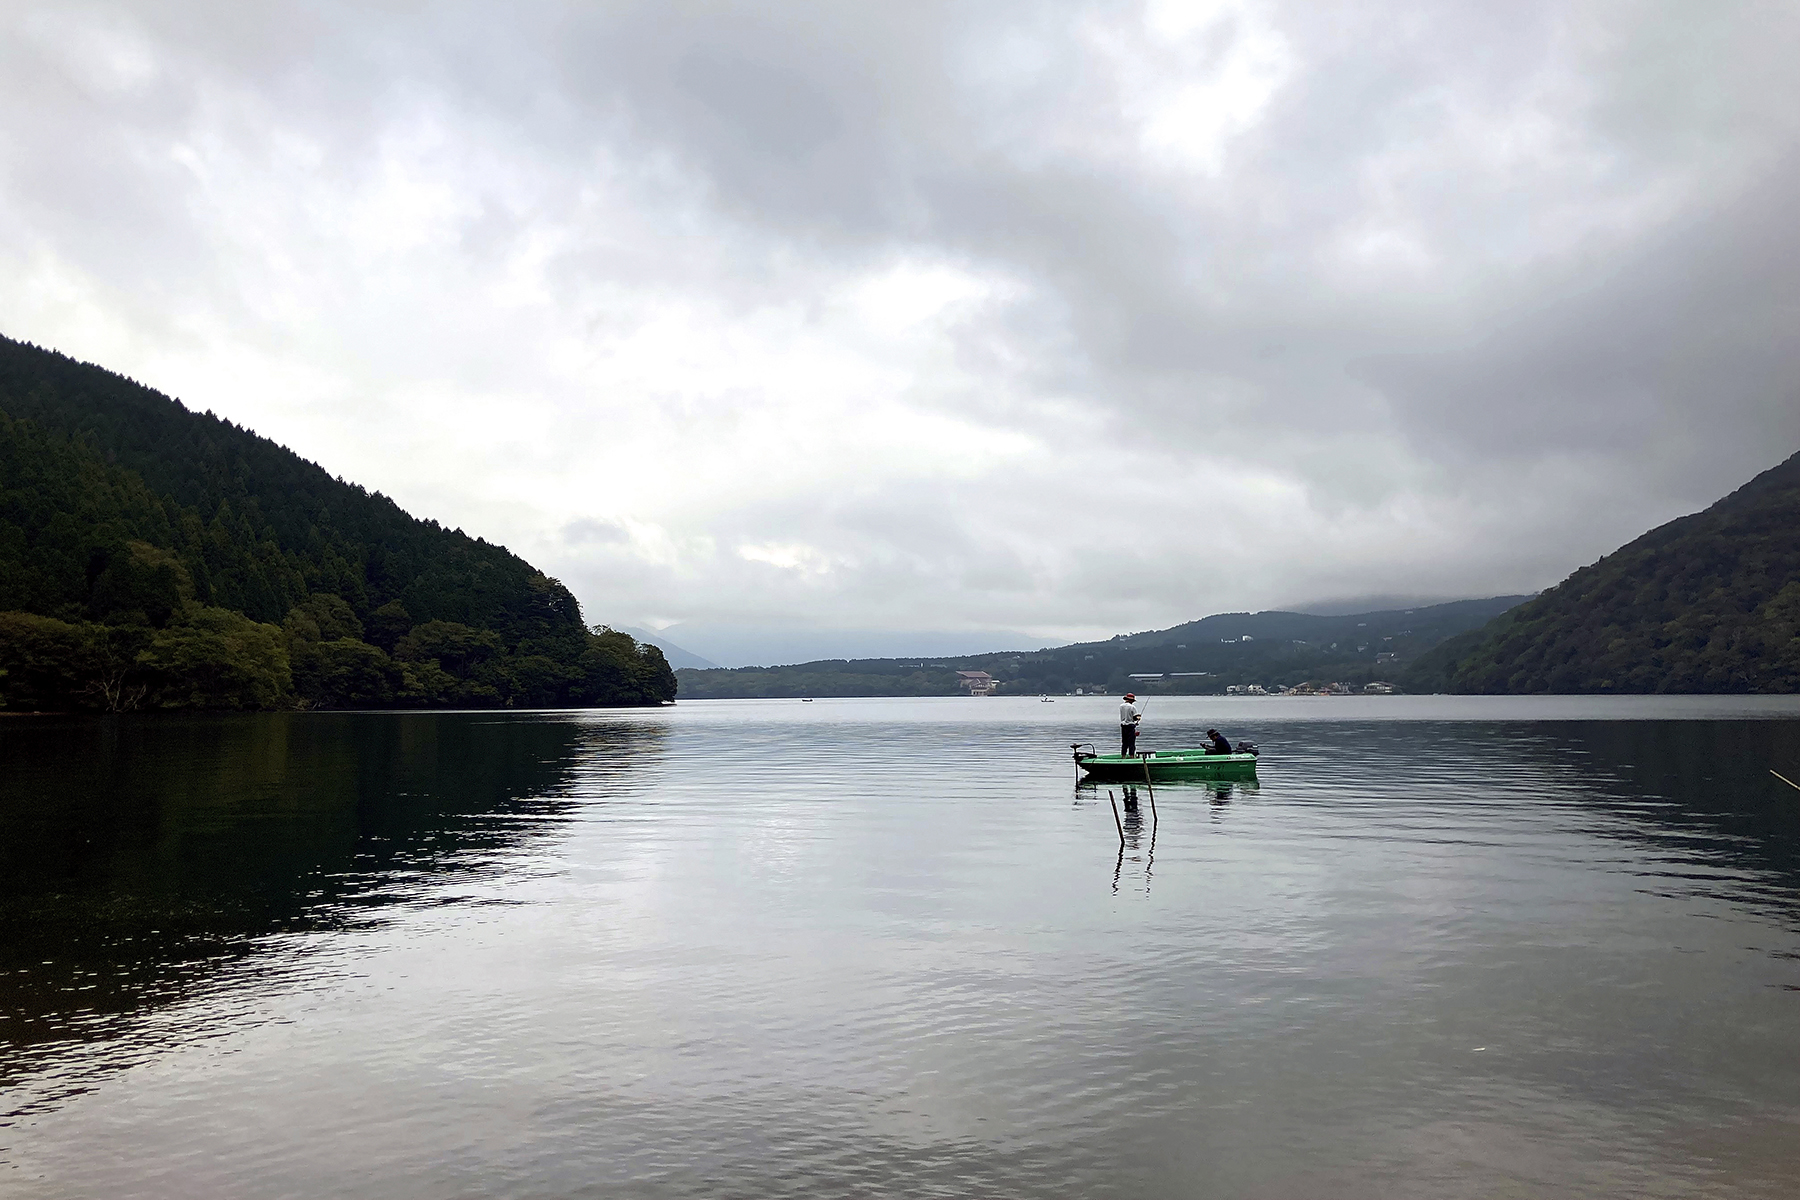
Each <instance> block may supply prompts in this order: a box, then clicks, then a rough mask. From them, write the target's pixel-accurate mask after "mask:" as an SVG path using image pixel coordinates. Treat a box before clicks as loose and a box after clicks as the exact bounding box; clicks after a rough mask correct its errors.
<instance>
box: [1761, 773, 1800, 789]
mask: <svg viewBox="0 0 1800 1200" xmlns="http://www.w3.org/2000/svg"><path fill="white" fill-rule="evenodd" d="M1769 774H1771V775H1773V776H1774V777H1775V778H1777V779H1779V780H1781V782H1783V783H1785V784H1787V785H1788V786H1789V787H1791V788H1793V789H1794V790H1795V791H1796V792H1800V783H1795V782H1794V781H1793V780H1791V779H1789V778H1788V777H1787V776H1786V775H1783V774H1782V773H1781V772H1780V771H1777V770H1775V769H1774V768H1773V767H1771V768H1770V769H1769Z"/></svg>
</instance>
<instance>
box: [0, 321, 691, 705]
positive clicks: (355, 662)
mask: <svg viewBox="0 0 1800 1200" xmlns="http://www.w3.org/2000/svg"><path fill="white" fill-rule="evenodd" d="M0 672H3V674H0V703H3V704H5V705H7V706H10V707H12V708H58V709H67V708H103V709H118V708H131V707H171V706H173V707H202V708H267V707H281V706H286V705H292V704H307V705H313V706H323V707H351V706H355V707H367V706H382V705H408V706H420V705H423V706H432V707H490V706H495V705H529V706H563V705H587V704H647V703H657V702H660V701H662V700H667V699H671V698H672V697H673V695H674V688H675V680H674V676H673V673H672V672H671V671H670V670H669V667H668V664H667V663H666V662H665V661H664V660H663V658H662V655H661V652H660V651H657V650H655V649H654V648H646V647H642V646H640V645H638V644H637V643H636V642H635V641H633V640H632V639H631V638H630V637H629V636H627V635H625V634H621V633H615V632H612V631H609V630H597V631H590V630H588V629H587V628H586V627H585V625H584V624H583V621H582V614H581V607H580V605H579V604H578V603H577V602H576V600H575V597H574V596H573V595H572V594H570V592H569V590H568V589H567V588H565V587H563V585H562V584H561V583H559V582H557V581H556V580H554V579H551V578H549V577H548V576H546V575H544V573H543V572H541V571H539V570H537V569H536V568H534V567H533V566H532V565H531V564H530V563H527V562H525V561H524V560H523V559H521V558H519V557H518V556H517V555H515V554H513V553H511V552H510V551H508V550H507V549H505V548H504V547H502V546H496V545H492V544H490V543H488V542H486V541H483V540H482V539H480V538H471V537H469V536H467V535H465V534H464V533H463V532H462V531H461V530H451V529H445V528H443V527H442V526H440V525H439V524H438V523H437V522H435V521H422V520H419V519H417V518H414V517H412V516H410V515H409V514H407V513H406V512H404V511H402V510H401V509H400V507H399V506H398V505H397V504H395V503H394V502H393V501H392V500H390V499H388V498H387V497H385V496H382V495H380V494H378V493H377V494H373V495H372V494H370V493H369V492H367V491H366V490H365V489H363V488H360V487H357V486H356V485H354V484H351V483H346V482H345V481H343V480H342V479H334V478H333V477H332V476H331V475H330V474H329V473H327V472H326V471H325V470H324V469H323V468H321V467H319V466H318V465H316V464H314V463H311V462H307V461H306V460H304V459H302V458H300V457H299V456H298V455H297V454H294V453H293V452H292V451H290V450H287V449H286V448H284V447H281V446H278V445H276V444H275V443H273V442H271V441H269V440H268V439H266V438H262V437H258V436H257V435H256V434H254V433H251V432H250V431H249V430H247V429H242V428H239V427H237V426H235V425H233V424H231V423H230V422H229V421H224V420H220V419H219V418H217V417H215V416H213V415H212V414H211V413H206V414H200V413H193V412H190V411H188V410H187V409H186V408H184V407H183V406H182V405H181V404H180V403H179V402H177V401H175V400H173V399H171V398H169V397H167V396H164V395H162V394H161V393H159V392H155V391H153V390H151V389H150V388H147V387H143V386H142V385H140V384H137V383H134V382H132V381H131V380H128V379H125V378H124V377H122V376H119V375H116V374H114V373H112V372H110V371H106V370H104V369H102V368H100V367H97V366H93V365H90V364H85V363H80V362H76V361H75V360H73V359H70V358H68V357H66V356H64V355H61V354H58V353H55V352H53V351H49V350H44V349H40V348H38V347H35V346H31V345H27V344H25V343H22V342H16V341H12V340H11V339H7V338H3V337H0Z"/></svg>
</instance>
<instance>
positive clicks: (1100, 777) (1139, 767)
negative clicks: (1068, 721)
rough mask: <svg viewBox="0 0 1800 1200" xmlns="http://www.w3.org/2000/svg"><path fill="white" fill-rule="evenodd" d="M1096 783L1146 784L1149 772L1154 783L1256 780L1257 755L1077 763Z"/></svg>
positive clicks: (1183, 753)
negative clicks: (1145, 778)
mask: <svg viewBox="0 0 1800 1200" xmlns="http://www.w3.org/2000/svg"><path fill="white" fill-rule="evenodd" d="M1075 765H1076V766H1078V767H1080V768H1081V770H1082V772H1083V773H1084V774H1085V775H1086V777H1087V778H1088V779H1089V780H1092V781H1094V782H1096V783H1113V782H1117V783H1142V782H1143V781H1144V775H1145V771H1146V770H1148V772H1149V777H1150V781H1151V782H1152V783H1164V782H1169V781H1174V780H1179V779H1255V778H1256V755H1254V754H1207V753H1205V752H1204V751H1200V750H1165V751H1163V752H1161V753H1157V752H1156V751H1151V752H1149V753H1148V754H1143V755H1136V754H1134V755H1131V756H1130V757H1126V756H1125V755H1122V754H1091V755H1081V756H1079V757H1077V758H1076V759H1075Z"/></svg>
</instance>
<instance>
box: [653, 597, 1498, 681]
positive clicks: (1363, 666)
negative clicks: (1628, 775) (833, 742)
mask: <svg viewBox="0 0 1800 1200" xmlns="http://www.w3.org/2000/svg"><path fill="white" fill-rule="evenodd" d="M1525 599H1526V597H1524V596H1496V597H1494V598H1492V599H1488V600H1458V601H1455V602H1453V603H1450V604H1433V605H1426V606H1422V607H1418V608H1406V609H1392V610H1389V611H1384V612H1368V613H1353V614H1349V615H1345V616H1331V617H1321V616H1314V615H1312V614H1310V613H1294V612H1259V613H1220V614H1218V615H1216V616H1211V617H1206V618H1204V619H1202V620H1199V621H1189V622H1187V623H1185V624H1182V625H1177V626H1175V627H1174V628H1172V629H1158V630H1152V631H1150V632H1148V633H1130V634H1120V635H1119V636H1118V637H1114V638H1110V639H1108V640H1107V641H1104V642H1080V643H1077V644H1075V645H1071V646H1058V647H1056V648H1054V649H1050V650H1034V651H1029V652H1006V653H994V654H973V655H965V656H962V657H957V658H930V659H899V658H876V659H851V660H842V659H834V660H826V661H822V662H811V663H800V664H798V665H795V666H788V667H739V668H737V669H734V670H712V671H693V670H684V671H679V672H677V675H678V677H679V678H680V680H681V693H682V695H683V696H686V697H688V698H690V699H704V698H722V697H733V696H735V697H751V696H949V695H954V694H956V692H957V690H958V684H957V674H956V673H957V672H958V671H986V672H987V673H988V674H990V675H992V676H993V677H994V678H995V679H998V680H999V681H1000V685H1001V686H1000V691H1001V692H1002V693H1003V694H1013V695H1018V694H1027V695H1036V694H1037V693H1040V692H1059V693H1060V692H1067V691H1071V690H1073V689H1075V688H1082V689H1083V690H1086V691H1108V692H1120V691H1123V690H1125V689H1126V688H1127V687H1130V688H1132V689H1134V690H1136V691H1138V692H1140V693H1142V694H1145V695H1158V694H1163V695H1171V694H1190V695H1193V694H1199V695H1204V694H1208V693H1216V692H1222V691H1224V690H1225V688H1226V687H1228V686H1230V685H1232V684H1252V683H1255V684H1262V685H1264V686H1270V687H1274V686H1288V685H1292V684H1299V683H1306V682H1308V681H1315V680H1317V681H1325V680H1329V681H1343V682H1346V683H1352V684H1358V685H1360V684H1364V683H1369V682H1372V681H1374V680H1376V679H1391V678H1392V677H1393V676H1394V675H1395V674H1397V673H1398V672H1400V671H1402V670H1403V669H1405V667H1406V666H1407V664H1408V663H1410V662H1412V661H1413V660H1414V659H1416V658H1417V657H1418V656H1419V655H1420V654H1422V653H1424V652H1425V651H1427V650H1428V649H1430V648H1431V647H1433V646H1436V645H1437V644H1438V643H1440V642H1442V641H1443V640H1444V639H1445V638H1448V637H1451V636H1452V635H1455V634H1459V633H1462V632H1464V631H1466V630H1469V629H1473V628H1477V627H1479V626H1481V625H1482V624H1484V623H1485V622H1487V621H1488V619H1489V618H1491V617H1493V616H1494V615H1496V614H1497V613H1501V612H1504V611H1505V610H1507V609H1509V608H1512V607H1513V606H1514V605H1516V604H1518V603H1520V602H1521V601H1523V600H1525Z"/></svg>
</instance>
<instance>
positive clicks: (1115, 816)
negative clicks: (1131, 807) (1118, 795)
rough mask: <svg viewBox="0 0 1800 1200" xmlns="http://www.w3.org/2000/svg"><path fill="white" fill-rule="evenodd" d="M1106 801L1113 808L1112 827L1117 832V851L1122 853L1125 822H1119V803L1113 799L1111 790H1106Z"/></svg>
mask: <svg viewBox="0 0 1800 1200" xmlns="http://www.w3.org/2000/svg"><path fill="white" fill-rule="evenodd" d="M1106 799H1107V802H1108V803H1110V804H1111V805H1112V808H1113V825H1115V826H1116V827H1117V828H1118V830H1119V850H1120V852H1123V851H1124V849H1125V822H1123V821H1121V820H1119V802H1118V801H1117V800H1114V799H1113V794H1112V789H1111V788H1107V789H1106Z"/></svg>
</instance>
